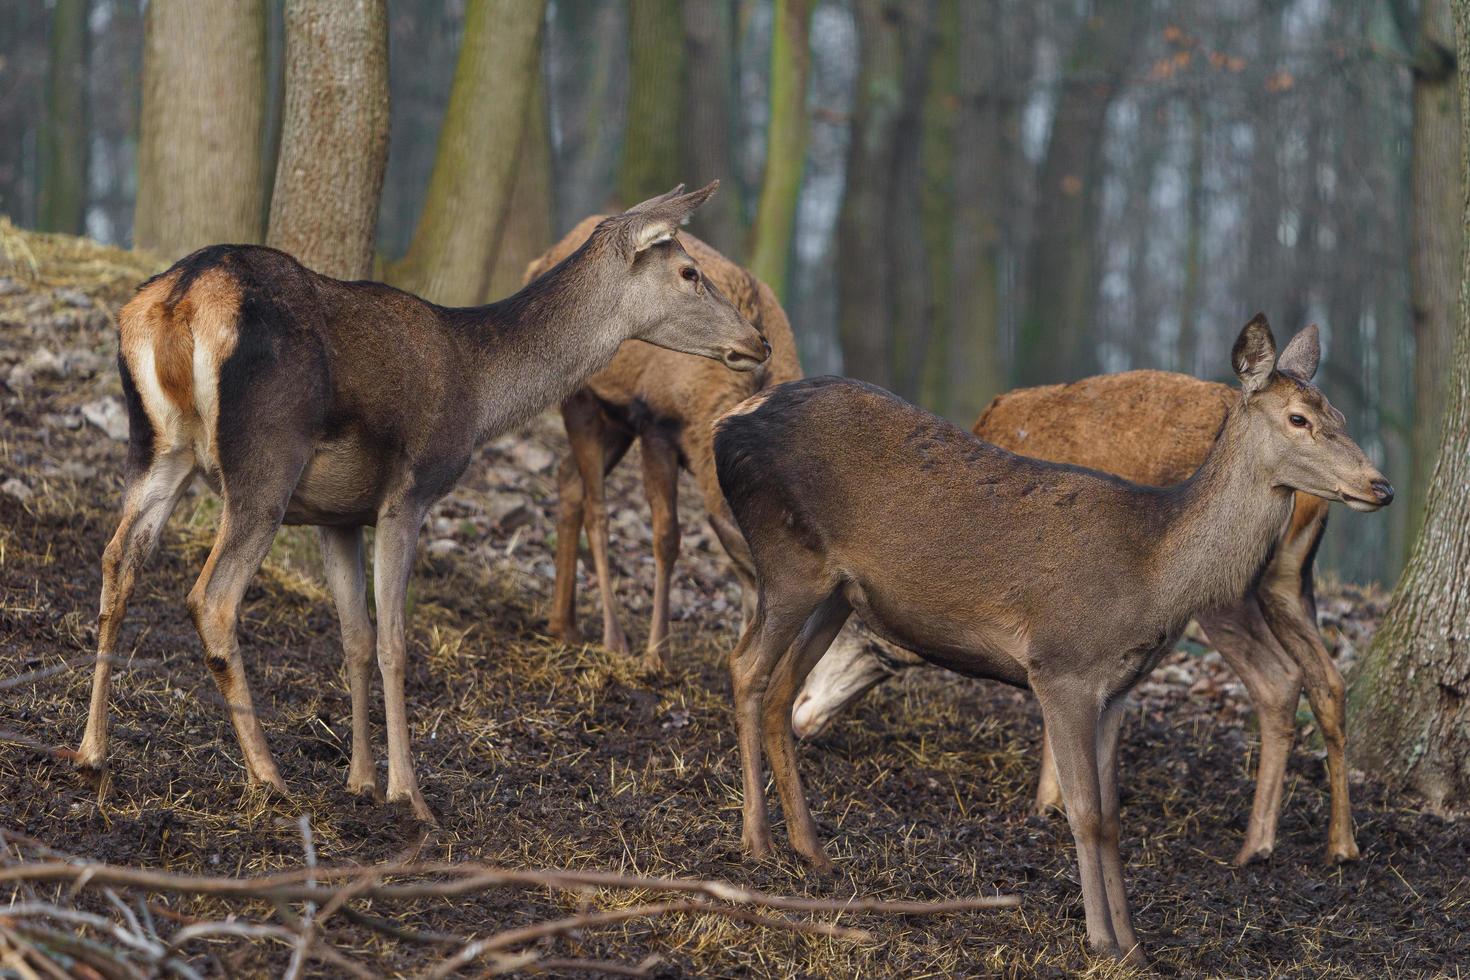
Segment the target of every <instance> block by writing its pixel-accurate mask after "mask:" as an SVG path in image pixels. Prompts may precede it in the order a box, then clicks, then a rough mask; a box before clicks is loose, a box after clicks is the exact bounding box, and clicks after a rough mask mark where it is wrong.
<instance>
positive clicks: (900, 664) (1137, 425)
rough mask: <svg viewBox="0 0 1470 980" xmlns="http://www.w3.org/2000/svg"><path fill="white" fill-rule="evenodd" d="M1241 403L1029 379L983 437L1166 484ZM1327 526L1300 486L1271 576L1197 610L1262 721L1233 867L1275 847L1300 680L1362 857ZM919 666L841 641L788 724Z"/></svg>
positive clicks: (801, 731)
mask: <svg viewBox="0 0 1470 980" xmlns="http://www.w3.org/2000/svg"><path fill="white" fill-rule="evenodd" d="M1234 400H1235V392H1234V391H1233V390H1232V389H1231V388H1230V387H1229V386H1227V385H1222V384H1216V383H1214V382H1210V381H1200V380H1199V379H1197V378H1193V377H1190V376H1189V375H1184V374H1169V373H1166V372H1162V371H1128V372H1124V373H1122V374H1110V375H1102V376H1099V377H1095V378H1087V379H1085V380H1083V381H1078V382H1076V383H1075V384H1069V385H1046V386H1043V387H1039V388H1023V389H1021V390H1019V391H1013V392H1010V393H1008V394H1004V395H1001V396H999V397H997V398H996V399H995V400H994V401H992V402H991V403H990V405H989V406H988V407H987V408H986V409H985V411H984V412H983V413H982V414H981V416H980V419H979V421H977V422H976V423H975V428H974V432H975V435H977V436H979V437H980V438H981V439H984V440H986V441H987V442H991V443H994V444H995V445H997V446H999V447H1001V448H1002V449H1009V450H1011V451H1012V452H1015V453H1021V454H1023V455H1026V456H1032V457H1035V458H1036V459H1044V460H1049V461H1051V462H1054V463H1071V464H1073V465H1076V466H1085V467H1088V468H1089V469H1095V470H1101V471H1103V472H1105V473H1113V474H1115V475H1117V476H1121V477H1123V478H1124V479H1125V480H1130V481H1132V482H1134V483H1143V484H1147V485H1149V486H1169V485H1171V484H1175V483H1180V482H1183V481H1184V480H1186V479H1188V477H1189V475H1190V474H1191V473H1193V472H1194V471H1195V470H1196V469H1198V468H1199V465H1200V463H1201V462H1202V461H1203V460H1204V458H1205V456H1206V455H1207V454H1208V453H1209V451H1210V447H1211V446H1212V445H1213V444H1214V442H1215V436H1216V434H1217V433H1218V432H1219V431H1220V426H1221V424H1222V423H1223V422H1224V421H1225V416H1226V414H1227V413H1228V412H1229V410H1230V405H1231V403H1232V402H1233V401H1234ZM1326 522H1327V503H1326V502H1325V501H1324V500H1322V499H1321V498H1320V497H1314V496H1312V495H1311V494H1306V493H1299V494H1297V495H1296V501H1295V504H1294V506H1293V510H1292V519H1291V521H1290V522H1289V523H1288V524H1287V525H1286V526H1285V527H1284V528H1282V530H1281V536H1280V538H1279V539H1278V540H1277V543H1276V549H1275V551H1274V553H1273V554H1272V556H1271V559H1270V561H1269V562H1268V563H1267V565H1266V569H1265V572H1264V574H1262V576H1261V578H1260V579H1259V581H1257V582H1256V583H1255V585H1254V588H1253V589H1250V590H1248V591H1247V593H1246V595H1245V596H1244V597H1243V598H1241V599H1240V600H1239V601H1237V602H1234V603H1230V604H1227V605H1224V606H1221V607H1220V608H1218V609H1214V610H1210V611H1207V612H1201V613H1199V614H1198V616H1197V619H1198V621H1199V623H1200V625H1201V626H1202V627H1203V628H1204V631H1205V633H1206V634H1207V635H1208V636H1209V638H1210V641H1211V642H1212V643H1213V644H1214V646H1215V648H1216V649H1218V650H1219V651H1220V654H1221V656H1223V657H1224V658H1225V660H1226V662H1227V663H1229V664H1230V666H1231V667H1232V668H1233V669H1234V670H1235V673H1236V674H1237V675H1239V676H1240V678H1241V680H1242V681H1243V682H1244V683H1245V687H1246V690H1247V691H1248V692H1249V694H1250V697H1251V701H1252V703H1254V705H1255V708H1256V714H1257V716H1258V717H1259V719H1260V727H1261V756H1260V763H1259V768H1258V771H1257V776H1256V795H1255V802H1254V804H1253V805H1252V807H1251V815H1250V825H1249V827H1248V828H1247V829H1246V834H1245V841H1244V843H1243V844H1242V845H1241V848H1240V851H1239V853H1238V854H1237V855H1236V858H1235V863H1236V864H1237V865H1240V864H1245V863H1247V862H1249V861H1253V860H1258V859H1262V858H1265V857H1267V856H1269V855H1270V854H1271V852H1272V850H1273V848H1274V847H1275V842H1276V823H1277V820H1278V818H1279V817H1280V813H1281V795H1282V783H1283V780H1284V777H1285V773H1286V761H1287V757H1288V756H1289V755H1290V752H1291V743H1292V738H1293V736H1294V734H1295V730H1296V708H1297V702H1298V700H1299V698H1300V695H1301V690H1302V686H1303V684H1305V685H1306V690H1307V697H1308V699H1309V700H1310V702H1311V704H1312V710H1313V712H1314V714H1315V715H1316V717H1317V723H1318V727H1319V728H1320V730H1321V732H1322V738H1323V741H1324V742H1325V743H1326V746H1327V773H1328V781H1329V784H1330V787H1331V792H1332V810H1331V818H1330V820H1329V824H1328V832H1327V859H1328V861H1330V862H1333V863H1336V862H1340V861H1350V860H1354V859H1356V858H1357V856H1358V845H1357V842H1356V840H1355V839H1354V835H1353V825H1352V805H1351V803H1350V802H1349V798H1348V781H1347V764H1346V761H1345V759H1344V754H1343V753H1344V748H1345V741H1346V736H1345V733H1344V719H1345V704H1344V686H1343V680H1342V675H1341V674H1340V673H1339V672H1338V670H1337V665H1336V664H1334V663H1333V662H1332V657H1331V655H1330V654H1329V653H1328V652H1327V648H1326V647H1325V646H1324V645H1323V643H1322V638H1321V636H1320V635H1319V634H1318V633H1317V617H1316V598H1315V596H1314V593H1313V588H1312V558H1313V556H1314V555H1315V554H1316V548H1317V543H1318V541H1319V540H1320V539H1321V536H1322V531H1323V528H1324V527H1325V525H1326ZM923 662H924V661H923V660H922V658H920V657H918V656H916V655H915V654H912V653H909V652H908V651H906V650H900V649H897V648H891V647H890V648H884V647H883V646H882V645H881V644H880V643H879V642H877V641H873V640H872V639H871V638H869V642H868V643H848V644H843V643H842V642H841V641H839V642H838V643H836V644H833V647H832V649H831V650H829V651H828V652H827V655H826V656H825V657H823V658H822V659H821V661H820V662H819V663H818V664H817V665H816V667H814V668H813V669H812V672H811V673H810V674H809V675H808V676H807V679H806V683H805V684H804V685H803V686H802V689H801V693H800V694H799V695H798V696H797V699H796V704H795V707H794V710H793V712H792V727H793V729H794V731H795V732H796V734H797V736H798V737H802V738H809V737H811V736H813V735H815V734H817V733H818V732H820V731H821V730H822V729H823V728H825V727H826V726H827V725H828V724H830V722H831V721H832V719H833V718H834V717H836V716H837V714H838V713H839V712H841V711H842V710H843V708H845V707H846V706H847V705H848V704H851V703H852V702H853V701H855V700H857V699H858V698H859V697H861V696H862V695H863V694H865V693H866V692H867V691H868V690H870V689H872V688H873V687H874V686H875V685H877V684H878V683H880V682H881V681H883V680H884V679H886V678H888V677H891V676H893V675H894V674H895V673H898V672H900V671H902V670H903V669H905V668H906V667H908V666H911V665H914V664H921V663H923ZM1041 762H1042V773H1041V778H1040V780H1039V781H1038V785H1037V796H1036V809H1037V811H1038V812H1040V811H1043V810H1046V809H1050V808H1053V807H1059V806H1060V804H1061V794H1060V791H1059V789H1058V787H1057V781H1056V766H1055V764H1054V763H1053V761H1052V759H1051V754H1050V752H1047V751H1043V753H1042V760H1041Z"/></svg>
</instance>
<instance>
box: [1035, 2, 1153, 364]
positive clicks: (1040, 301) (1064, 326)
mask: <svg viewBox="0 0 1470 980" xmlns="http://www.w3.org/2000/svg"><path fill="white" fill-rule="evenodd" d="M1137 6H1138V5H1136V4H1133V3H1129V2H1125V0H1099V2H1097V3H1096V4H1094V5H1092V9H1091V10H1090V11H1089V13H1088V14H1086V15H1084V16H1086V21H1085V22H1084V23H1083V24H1082V26H1081V27H1080V28H1079V30H1078V31H1077V39H1076V41H1075V42H1074V43H1073V45H1072V53H1071V56H1070V57H1069V58H1068V60H1067V63H1066V64H1065V65H1064V66H1063V73H1064V74H1063V77H1062V82H1061V90H1060V92H1059V93H1058V95H1057V108H1056V113H1055V116H1054V117H1053V120H1052V125H1051V135H1050V137H1049V138H1048V140H1047V147H1046V154H1045V157H1044V158H1043V160H1042V163H1041V167H1040V170H1039V171H1038V174H1037V180H1036V217H1035V221H1034V223H1033V226H1032V240H1031V247H1030V249H1029V250H1028V257H1027V262H1026V269H1025V276H1026V300H1025V306H1024V308H1023V310H1022V313H1021V321H1020V324H1019V325H1018V332H1017V337H1016V364H1015V367H1016V381H1017V383H1019V384H1024V385H1034V384H1044V383H1047V382H1054V381H1060V380H1063V379H1071V378H1077V377H1081V376H1083V375H1087V374H1093V373H1096V371H1097V357H1096V353H1095V351H1094V349H1093V330H1092V320H1093V298H1094V288H1093V287H1094V276H1095V273H1096V269H1095V261H1094V259H1095V256H1094V252H1093V245H1094V243H1093V237H1094V234H1095V232H1096V228H1097V220H1098V211H1099V208H1100V207H1101V203H1102V188H1101V186H1100V185H1101V182H1102V162H1103V161H1102V147H1103V136H1104V133H1105V124H1106V120H1107V114H1108V106H1109V105H1111V104H1112V101H1113V97H1114V96H1115V95H1116V94H1117V92H1118V88H1119V86H1120V83H1121V82H1122V78H1123V72H1124V69H1125V68H1126V67H1127V65H1128V59H1129V55H1130V54H1131V52H1132V47H1133V43H1134V41H1135V33H1134V24H1135V22H1136V20H1137V19H1138V17H1137V13H1136V8H1137Z"/></svg>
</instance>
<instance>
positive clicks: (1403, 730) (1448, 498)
mask: <svg viewBox="0 0 1470 980" xmlns="http://www.w3.org/2000/svg"><path fill="white" fill-rule="evenodd" d="M1452 9H1453V12H1454V22H1455V41H1456V49H1457V51H1458V53H1459V58H1460V61H1461V63H1462V64H1463V63H1465V62H1466V60H1467V59H1470V0H1454V2H1453V4H1452ZM1467 79H1470V75H1467V73H1465V72H1461V73H1460V74H1459V78H1458V84H1459V94H1460V100H1461V105H1467V104H1470V91H1467V89H1470V86H1467V84H1466V82H1467ZM1460 133H1461V137H1460V162H1459V165H1458V167H1457V168H1456V169H1457V172H1458V173H1459V175H1460V178H1459V204H1458V213H1459V215H1460V225H1461V233H1462V234H1464V233H1465V231H1464V229H1465V228H1467V227H1470V192H1467V191H1470V152H1467V150H1470V114H1465V115H1462V116H1461V118H1460ZM1459 267H1460V273H1459V292H1460V296H1459V309H1458V311H1457V315H1456V318H1455V329H1454V356H1453V357H1452V358H1451V360H1450V369H1449V372H1448V374H1447V377H1446V383H1445V388H1444V414H1443V417H1442V421H1441V424H1440V427H1439V432H1440V444H1439V455H1438V459H1437V461H1436V462H1435V465H1434V475H1433V478H1432V479H1431V481H1430V484H1429V488H1428V492H1427V495H1426V499H1425V518H1424V526H1423V529H1422V530H1421V531H1420V533H1419V537H1418V539H1417V540H1416V541H1415V544H1414V549H1413V552H1412V554H1411V555H1410V557H1409V562H1408V565H1407V566H1406V567H1405V569H1404V574H1403V577H1402V578H1401V579H1400V580H1399V584H1398V587H1397V588H1396V589H1395V590H1394V595H1393V600H1392V602H1391V603H1390V605H1389V609H1388V613H1387V615H1386V616H1385V617H1384V620H1383V624H1382V625H1381V626H1380V627H1379V629H1378V633H1377V635H1375V636H1374V638H1373V645H1372V647H1371V648H1370V649H1369V651H1368V655H1367V657H1366V658H1365V660H1364V662H1363V664H1362V666H1361V667H1360V669H1359V670H1358V672H1357V675H1356V676H1355V677H1354V680H1353V688H1352V700H1351V707H1352V710H1353V713H1354V716H1355V717H1354V719H1353V729H1354V740H1353V743H1352V754H1353V761H1354V764H1355V765H1357V766H1359V767H1360V768H1363V769H1366V770H1368V771H1370V772H1374V773H1375V774H1377V775H1378V776H1379V777H1380V778H1383V779H1384V780H1386V781H1388V782H1389V783H1391V784H1395V785H1398V786H1401V787H1403V788H1405V789H1408V790H1410V791H1412V792H1414V793H1416V794H1418V795H1419V796H1422V797H1423V798H1424V800H1425V801H1426V803H1427V804H1428V805H1429V806H1430V807H1431V808H1432V809H1435V810H1449V809H1460V810H1462V809H1464V808H1465V807H1466V806H1467V805H1470V575H1467V574H1466V571H1467V569H1470V521H1467V520H1466V519H1465V517H1466V514H1467V513H1470V255H1467V254H1463V253H1462V254H1461V255H1460V257H1459Z"/></svg>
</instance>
